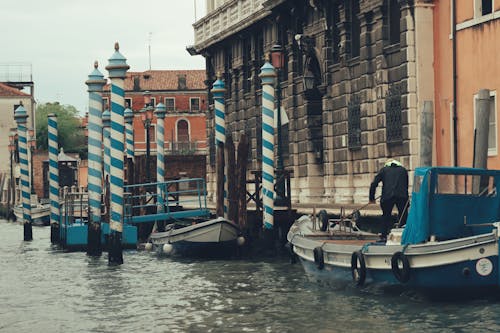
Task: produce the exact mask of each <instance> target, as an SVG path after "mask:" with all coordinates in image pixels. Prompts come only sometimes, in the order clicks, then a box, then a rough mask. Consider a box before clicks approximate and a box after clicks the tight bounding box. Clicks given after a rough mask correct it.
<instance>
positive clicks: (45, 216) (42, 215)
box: [13, 203, 50, 226]
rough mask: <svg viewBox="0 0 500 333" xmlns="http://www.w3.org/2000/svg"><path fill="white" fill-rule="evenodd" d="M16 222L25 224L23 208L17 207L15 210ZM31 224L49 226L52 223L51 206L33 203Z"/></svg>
mask: <svg viewBox="0 0 500 333" xmlns="http://www.w3.org/2000/svg"><path fill="white" fill-rule="evenodd" d="M13 211H14V215H15V217H16V221H17V222H19V223H24V218H23V207H22V205H16V206H14V208H13ZM31 223H32V224H33V225H40V226H42V225H43V226H47V225H49V223H50V204H42V203H32V204H31Z"/></svg>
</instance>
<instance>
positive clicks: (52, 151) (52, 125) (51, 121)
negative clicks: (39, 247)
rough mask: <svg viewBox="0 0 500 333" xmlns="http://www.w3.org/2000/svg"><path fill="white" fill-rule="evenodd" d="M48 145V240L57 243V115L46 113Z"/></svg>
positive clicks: (58, 214)
mask: <svg viewBox="0 0 500 333" xmlns="http://www.w3.org/2000/svg"><path fill="white" fill-rule="evenodd" d="M47 129H48V145H49V200H50V242H51V243H52V244H59V242H60V240H61V237H60V235H59V232H60V225H61V209H60V206H59V165H58V163H59V159H58V154H59V145H58V140H57V138H58V131H57V116H56V115H55V114H54V113H51V114H49V115H47Z"/></svg>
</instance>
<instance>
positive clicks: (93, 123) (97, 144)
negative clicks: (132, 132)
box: [85, 61, 106, 256]
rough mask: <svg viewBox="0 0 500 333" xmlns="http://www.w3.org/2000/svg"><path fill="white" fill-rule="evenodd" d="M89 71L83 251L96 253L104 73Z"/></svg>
mask: <svg viewBox="0 0 500 333" xmlns="http://www.w3.org/2000/svg"><path fill="white" fill-rule="evenodd" d="M97 67H98V63H97V61H96V62H95V63H94V70H93V71H92V73H90V75H89V77H88V80H87V81H86V82H85V84H86V85H87V86H88V92H89V122H88V125H87V126H88V133H89V134H88V163H89V164H88V192H89V211H90V214H89V224H88V234H87V254H88V255H91V256H100V255H101V253H102V249H101V196H102V88H103V87H104V85H105V84H106V80H104V75H102V73H101V72H100V71H99V70H98V69H97Z"/></svg>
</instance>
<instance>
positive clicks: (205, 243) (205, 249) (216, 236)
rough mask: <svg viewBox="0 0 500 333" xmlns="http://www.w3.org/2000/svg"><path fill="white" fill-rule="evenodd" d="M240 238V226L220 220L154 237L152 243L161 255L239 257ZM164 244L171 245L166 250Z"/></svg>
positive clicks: (154, 235) (169, 231)
mask: <svg viewBox="0 0 500 333" xmlns="http://www.w3.org/2000/svg"><path fill="white" fill-rule="evenodd" d="M239 236H240V230H239V228H238V226H237V225H235V224H234V223H232V222H230V221H228V220H225V219H221V218H219V219H213V220H209V221H205V222H201V223H197V224H194V225H189V226H185V227H182V228H179V229H171V230H168V231H165V232H160V233H153V234H152V235H151V242H152V244H153V246H154V248H155V249H156V251H157V252H158V253H160V254H168V255H179V256H189V257H230V256H233V255H234V254H235V253H236V250H237V247H238V237H239ZM165 244H169V245H168V246H167V247H165ZM166 249H168V250H167V251H166Z"/></svg>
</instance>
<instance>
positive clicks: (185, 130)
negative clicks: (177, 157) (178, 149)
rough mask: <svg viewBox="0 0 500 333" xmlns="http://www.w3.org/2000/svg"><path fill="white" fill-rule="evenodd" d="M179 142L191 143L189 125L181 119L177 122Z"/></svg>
mask: <svg viewBox="0 0 500 333" xmlns="http://www.w3.org/2000/svg"><path fill="white" fill-rule="evenodd" d="M177 141H178V142H189V123H188V122H187V120H184V119H181V120H179V121H178V122H177Z"/></svg>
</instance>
